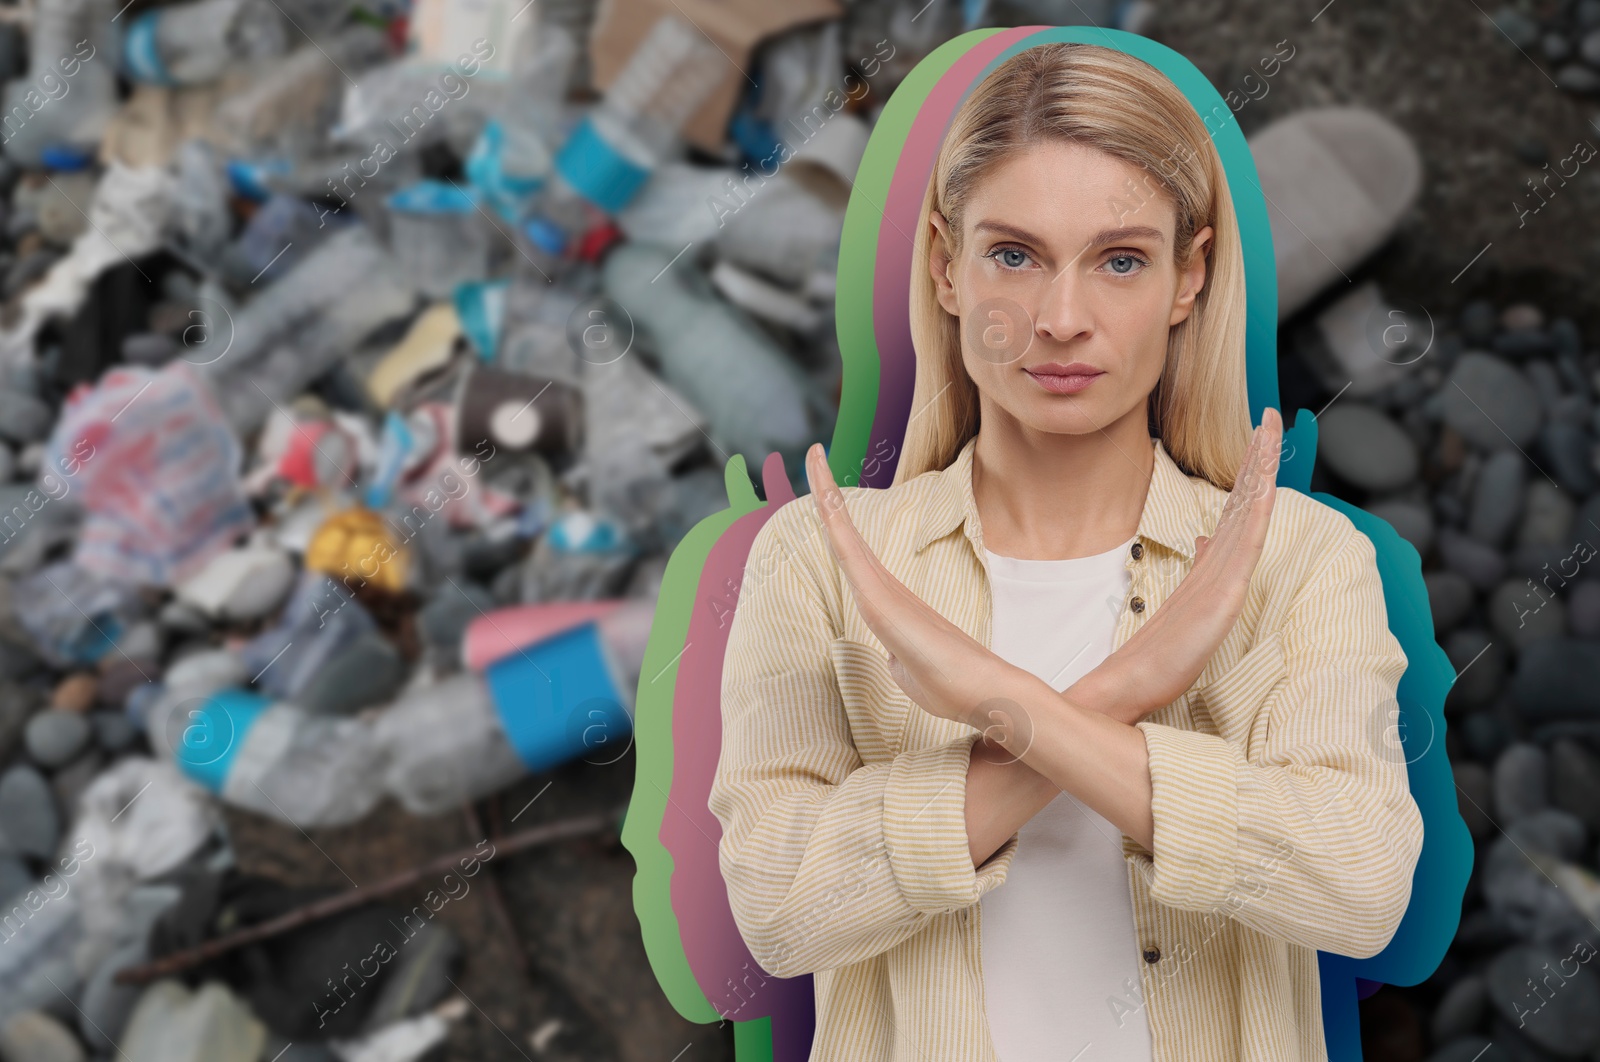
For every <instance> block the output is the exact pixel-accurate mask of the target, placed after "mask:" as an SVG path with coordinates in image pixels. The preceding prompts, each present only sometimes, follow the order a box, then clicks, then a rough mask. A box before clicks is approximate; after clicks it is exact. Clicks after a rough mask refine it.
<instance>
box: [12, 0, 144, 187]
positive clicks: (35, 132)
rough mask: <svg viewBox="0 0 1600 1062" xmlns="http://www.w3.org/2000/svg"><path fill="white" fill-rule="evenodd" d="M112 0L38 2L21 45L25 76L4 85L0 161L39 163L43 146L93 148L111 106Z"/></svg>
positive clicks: (113, 86) (114, 98)
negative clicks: (1, 158)
mask: <svg viewBox="0 0 1600 1062" xmlns="http://www.w3.org/2000/svg"><path fill="white" fill-rule="evenodd" d="M114 13H115V9H114V8H113V7H112V2H111V0H40V2H39V3H38V4H37V5H36V7H35V9H34V15H33V29H32V32H31V34H30V35H29V40H28V73H27V75H26V76H25V77H22V78H18V79H17V80H15V81H11V82H8V83H7V84H6V87H5V93H4V105H3V106H4V113H3V114H0V143H3V144H4V150H5V154H6V157H8V158H10V159H11V160H13V161H15V162H18V163H21V164H22V165H25V166H38V165H41V164H42V161H43V152H44V151H45V149H47V148H50V147H56V146H70V147H76V148H80V149H81V148H94V147H97V146H98V145H99V143H100V137H101V134H102V133H103V132H104V131H105V126H106V123H107V122H108V121H109V120H110V119H111V116H112V114H114V113H115V112H116V109H117V81H116V74H117V71H116V60H115V58H114V56H112V55H111V54H110V52H109V50H108V44H109V42H110V39H111V33H112V32H113V31H114V30H115V28H116V27H114V26H113V25H112V23H111V18H112V16H113V14H114Z"/></svg>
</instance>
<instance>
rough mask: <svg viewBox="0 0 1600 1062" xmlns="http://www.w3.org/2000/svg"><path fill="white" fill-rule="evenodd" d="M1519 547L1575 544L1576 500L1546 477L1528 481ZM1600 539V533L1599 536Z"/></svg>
mask: <svg viewBox="0 0 1600 1062" xmlns="http://www.w3.org/2000/svg"><path fill="white" fill-rule="evenodd" d="M1525 502H1526V505H1525V510H1524V514H1523V517H1522V526H1521V527H1520V528H1519V529H1518V530H1517V545H1518V546H1564V547H1570V546H1571V545H1572V521H1573V511H1572V508H1573V507H1572V499H1571V498H1569V497H1568V496H1567V495H1566V493H1565V492H1564V491H1562V490H1561V489H1560V488H1559V487H1557V486H1556V485H1555V484H1553V483H1551V482H1550V481H1549V480H1547V479H1545V478H1544V477H1543V476H1538V477H1536V478H1535V479H1534V480H1533V482H1531V483H1529V484H1528V492H1527V494H1526V495H1525ZM1596 537H1597V539H1600V535H1597V536H1596Z"/></svg>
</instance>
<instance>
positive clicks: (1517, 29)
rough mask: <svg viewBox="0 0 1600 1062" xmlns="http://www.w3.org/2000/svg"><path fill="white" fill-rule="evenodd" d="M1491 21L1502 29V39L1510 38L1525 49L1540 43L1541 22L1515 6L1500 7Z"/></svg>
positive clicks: (1511, 41)
mask: <svg viewBox="0 0 1600 1062" xmlns="http://www.w3.org/2000/svg"><path fill="white" fill-rule="evenodd" d="M1490 21H1492V22H1493V23H1494V25H1495V28H1496V29H1498V30H1499V31H1500V34H1501V35H1502V36H1501V38H1500V39H1501V40H1508V41H1510V43H1511V44H1513V45H1515V46H1516V47H1518V48H1521V49H1523V50H1524V51H1525V50H1527V49H1529V48H1532V47H1533V46H1534V45H1535V44H1536V43H1538V40H1539V24H1538V23H1537V22H1535V21H1534V20H1533V19H1531V18H1529V17H1528V16H1527V15H1524V14H1523V13H1522V12H1520V11H1518V10H1517V9H1516V8H1514V7H1502V8H1500V9H1499V10H1498V11H1496V12H1495V13H1494V15H1493V16H1492V18H1491V19H1490Z"/></svg>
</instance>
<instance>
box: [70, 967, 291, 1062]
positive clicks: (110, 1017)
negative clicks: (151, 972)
mask: <svg viewBox="0 0 1600 1062" xmlns="http://www.w3.org/2000/svg"><path fill="white" fill-rule="evenodd" d="M149 957H150V954H149V949H148V948H147V947H146V946H145V941H144V940H143V939H140V940H135V941H132V942H131V943H127V944H124V945H122V946H121V947H120V948H118V949H117V950H116V951H113V952H112V953H111V954H110V955H109V956H107V957H106V958H105V959H104V960H103V961H102V962H101V963H100V965H99V967H98V968H96V970H95V971H94V973H92V974H90V975H89V980H88V982H87V983H86V984H85V985H84V989H83V998H82V999H81V1001H80V1002H79V1004H78V1006H79V1007H80V1008H82V1011H81V1013H80V1015H79V1018H78V1032H79V1033H80V1034H82V1036H83V1039H84V1041H85V1042H86V1043H88V1045H89V1046H90V1047H91V1048H93V1049H94V1050H96V1051H113V1050H115V1049H116V1042H117V1040H118V1039H120V1038H121V1036H122V1032H123V1030H124V1029H126V1028H127V1026H128V1018H129V1017H130V1016H131V1015H132V1014H133V1008H134V1006H135V1005H136V1004H137V1003H138V1002H139V997H140V996H141V995H142V994H143V993H144V989H143V987H142V986H140V985H121V984H117V983H116V981H115V980H113V978H114V977H115V976H116V974H117V972H118V971H119V970H122V969H124V968H125V967H128V966H134V965H137V964H138V963H142V962H145V961H146V960H148V959H149ZM265 1057H266V1058H268V1059H270V1058H271V1057H272V1056H271V1055H267V1056H265Z"/></svg>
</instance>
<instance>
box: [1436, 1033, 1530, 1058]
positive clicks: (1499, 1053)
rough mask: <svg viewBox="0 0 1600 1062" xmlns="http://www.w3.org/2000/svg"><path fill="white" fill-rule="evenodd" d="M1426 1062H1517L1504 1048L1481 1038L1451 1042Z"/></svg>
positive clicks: (1464, 1038) (1473, 1037)
mask: <svg viewBox="0 0 1600 1062" xmlns="http://www.w3.org/2000/svg"><path fill="white" fill-rule="evenodd" d="M1427 1062H1518V1060H1517V1059H1514V1058H1512V1057H1511V1056H1510V1055H1509V1054H1507V1053H1506V1050H1505V1048H1503V1047H1501V1046H1500V1045H1499V1044H1497V1043H1495V1042H1494V1041H1492V1040H1489V1039H1486V1038H1485V1037H1482V1036H1463V1037H1461V1038H1459V1039H1455V1040H1451V1041H1450V1042H1449V1043H1447V1044H1445V1045H1444V1046H1443V1047H1441V1048H1439V1050H1437V1051H1435V1052H1434V1053H1433V1054H1431V1055H1429V1056H1428V1058H1427Z"/></svg>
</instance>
